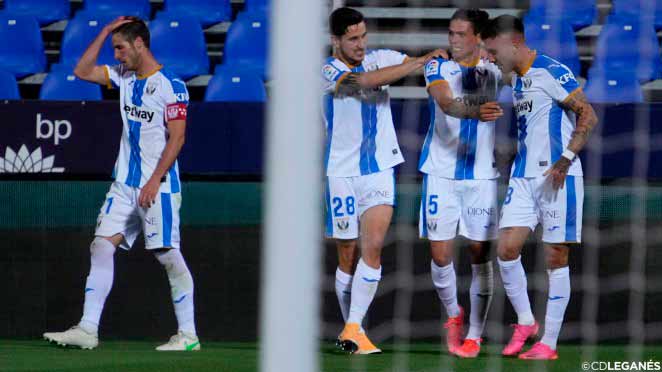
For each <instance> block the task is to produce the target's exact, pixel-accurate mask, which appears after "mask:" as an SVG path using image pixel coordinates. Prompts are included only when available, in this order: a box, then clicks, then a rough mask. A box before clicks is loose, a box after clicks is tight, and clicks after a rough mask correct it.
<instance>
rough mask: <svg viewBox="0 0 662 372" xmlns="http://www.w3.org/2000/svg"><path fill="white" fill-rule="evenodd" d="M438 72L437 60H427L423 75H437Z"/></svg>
mask: <svg viewBox="0 0 662 372" xmlns="http://www.w3.org/2000/svg"><path fill="white" fill-rule="evenodd" d="M438 74H439V61H437V60H436V59H433V60H432V61H430V62H428V65H427V66H426V67H425V75H426V76H430V75H438Z"/></svg>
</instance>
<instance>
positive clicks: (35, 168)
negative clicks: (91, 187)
mask: <svg viewBox="0 0 662 372" xmlns="http://www.w3.org/2000/svg"><path fill="white" fill-rule="evenodd" d="M54 163H55V155H51V156H48V157H46V158H44V157H43V156H42V153H41V147H37V148H36V149H35V150H34V151H33V152H32V153H30V151H28V148H27V147H26V146H25V145H22V146H21V148H20V149H19V150H18V152H15V151H14V150H13V149H12V148H11V147H9V146H7V149H6V150H5V157H4V158H2V157H0V173H63V172H64V168H62V167H54V166H53V165H54Z"/></svg>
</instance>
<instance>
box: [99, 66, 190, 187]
mask: <svg viewBox="0 0 662 372" xmlns="http://www.w3.org/2000/svg"><path fill="white" fill-rule="evenodd" d="M106 72H107V74H108V75H107V81H108V86H109V87H115V88H119V91H120V111H121V113H122V123H123V126H124V129H123V131H122V140H121V142H120V151H119V154H118V156H117V161H116V162H115V168H114V170H113V178H115V179H116V180H117V181H119V182H123V183H125V184H127V185H129V186H132V187H139V188H140V187H143V186H144V185H145V183H147V181H148V180H149V178H150V177H151V176H152V174H153V173H154V169H156V166H157V164H158V162H159V160H160V159H161V154H162V153H163V150H164V149H165V145H166V142H167V140H168V127H167V125H166V124H167V121H169V120H176V119H184V120H185V119H186V110H187V105H188V99H189V97H188V91H187V90H186V84H185V83H184V82H183V81H182V80H180V79H179V78H178V77H177V76H176V75H174V74H172V73H171V72H169V71H168V70H166V69H161V70H159V71H156V72H155V73H153V74H151V75H149V76H144V77H143V76H138V75H137V74H136V72H135V71H129V70H125V69H124V67H123V65H117V66H106ZM162 183H163V184H162V185H161V188H160V191H161V192H172V193H177V192H180V190H181V185H180V181H179V167H178V166H177V161H175V163H174V164H173V165H172V167H171V168H170V169H169V170H168V172H167V173H166V176H165V177H164V179H163V180H162Z"/></svg>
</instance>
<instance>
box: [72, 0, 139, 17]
mask: <svg viewBox="0 0 662 372" xmlns="http://www.w3.org/2000/svg"><path fill="white" fill-rule="evenodd" d="M84 7H85V8H84V9H85V11H86V12H89V13H90V14H96V15H98V16H100V17H101V16H113V17H117V16H121V15H132V16H136V17H140V18H142V19H149V18H150V16H151V6H150V4H149V0H85V2H84Z"/></svg>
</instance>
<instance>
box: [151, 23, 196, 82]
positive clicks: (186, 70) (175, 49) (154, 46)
mask: <svg viewBox="0 0 662 372" xmlns="http://www.w3.org/2000/svg"><path fill="white" fill-rule="evenodd" d="M149 30H150V33H151V38H152V42H151V50H152V53H154V56H155V57H156V59H157V60H158V61H159V63H162V64H163V65H164V66H165V67H166V68H168V69H169V70H170V71H172V72H174V73H175V74H176V75H178V76H179V77H181V78H182V79H188V78H190V77H193V76H196V75H204V74H208V73H209V57H208V56H207V44H206V43H205V36H204V34H203V33H202V27H201V26H200V22H198V21H197V20H196V19H193V18H190V17H181V18H177V19H175V18H170V17H163V18H157V19H155V20H153V21H152V22H150V24H149Z"/></svg>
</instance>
